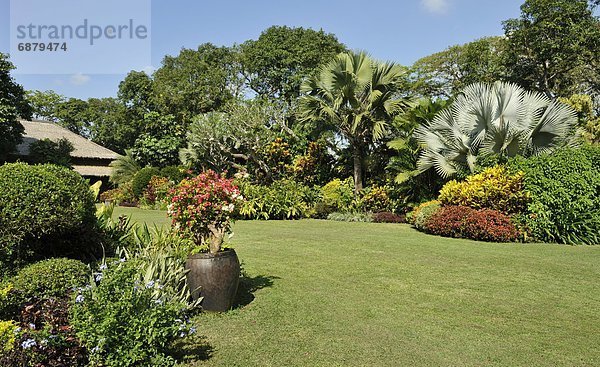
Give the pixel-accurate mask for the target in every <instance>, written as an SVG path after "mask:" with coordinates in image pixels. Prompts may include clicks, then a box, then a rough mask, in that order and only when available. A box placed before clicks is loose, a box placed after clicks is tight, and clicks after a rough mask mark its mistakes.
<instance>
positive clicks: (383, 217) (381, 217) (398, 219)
mask: <svg viewBox="0 0 600 367" xmlns="http://www.w3.org/2000/svg"><path fill="white" fill-rule="evenodd" d="M372 218H373V222H375V223H406V216H405V215H400V214H395V213H392V212H379V213H373V215H372Z"/></svg>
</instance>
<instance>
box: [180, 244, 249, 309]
mask: <svg viewBox="0 0 600 367" xmlns="http://www.w3.org/2000/svg"><path fill="white" fill-rule="evenodd" d="M186 269H189V270H190V271H189V272H188V274H187V282H188V287H189V288H190V291H191V292H192V298H193V299H194V300H196V299H198V297H203V299H202V303H201V305H202V309H203V310H206V311H216V312H225V311H227V310H229V309H231V306H232V305H233V301H234V299H235V295H236V292H237V288H238V282H239V279H240V262H239V260H238V257H237V254H236V253H235V251H234V250H233V249H227V250H224V251H221V252H218V253H217V254H210V253H200V254H196V255H190V256H189V257H188V259H187V261H186Z"/></svg>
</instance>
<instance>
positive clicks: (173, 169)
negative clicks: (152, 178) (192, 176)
mask: <svg viewBox="0 0 600 367" xmlns="http://www.w3.org/2000/svg"><path fill="white" fill-rule="evenodd" d="M160 175H161V176H162V177H165V178H167V179H169V181H171V182H173V183H174V184H178V183H180V182H181V181H183V179H184V178H187V177H188V176H189V174H188V171H187V170H186V169H185V168H184V167H179V166H166V167H163V168H161V170H160Z"/></svg>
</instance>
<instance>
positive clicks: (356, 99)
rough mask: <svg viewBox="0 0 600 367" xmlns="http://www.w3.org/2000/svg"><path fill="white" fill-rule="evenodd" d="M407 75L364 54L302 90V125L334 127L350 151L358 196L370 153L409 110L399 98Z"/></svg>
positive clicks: (326, 70) (338, 60) (340, 59)
mask: <svg viewBox="0 0 600 367" xmlns="http://www.w3.org/2000/svg"><path fill="white" fill-rule="evenodd" d="M404 75H405V70H404V69H403V68H402V67H401V66H399V65H396V64H393V63H382V62H379V61H376V60H374V59H372V58H371V57H370V56H368V55H367V54H366V53H364V52H361V53H342V54H339V55H338V56H336V57H335V59H334V60H333V61H331V62H330V63H329V64H327V65H325V66H324V67H323V68H322V69H321V70H320V72H319V74H318V75H317V76H314V77H312V78H310V79H309V80H307V81H306V82H305V83H304V84H303V85H302V92H304V93H305V94H306V95H305V96H303V97H302V98H301V99H300V111H301V116H302V119H303V120H304V121H312V122H319V123H324V124H328V125H330V126H333V127H334V128H335V129H336V130H337V132H339V133H340V134H341V135H342V136H343V137H344V138H345V139H346V140H347V141H348V144H349V145H350V147H351V149H352V157H353V164H354V172H353V174H354V188H355V193H358V192H359V191H360V190H362V188H363V183H364V177H363V170H364V160H365V156H366V154H367V152H368V151H369V148H370V147H371V145H372V144H373V143H375V142H377V141H379V140H381V139H382V138H383V137H385V136H386V134H387V133H388V131H389V127H390V124H391V122H392V120H393V118H394V116H396V115H397V114H399V113H401V112H402V111H404V110H406V109H407V108H408V107H409V106H410V103H409V101H408V100H407V99H404V98H398V92H399V91H400V89H401V86H402V83H403V78H404Z"/></svg>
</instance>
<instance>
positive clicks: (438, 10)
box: [421, 0, 448, 14]
mask: <svg viewBox="0 0 600 367" xmlns="http://www.w3.org/2000/svg"><path fill="white" fill-rule="evenodd" d="M421 3H422V4H423V6H424V7H425V9H427V11H429V12H431V13H434V14H444V13H446V11H447V10H448V0H421Z"/></svg>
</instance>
